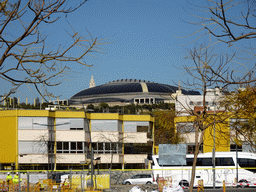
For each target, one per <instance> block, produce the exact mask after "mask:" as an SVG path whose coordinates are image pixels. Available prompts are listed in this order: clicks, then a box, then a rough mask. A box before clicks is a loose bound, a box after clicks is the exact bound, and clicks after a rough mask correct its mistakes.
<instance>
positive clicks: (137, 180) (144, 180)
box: [123, 174, 156, 185]
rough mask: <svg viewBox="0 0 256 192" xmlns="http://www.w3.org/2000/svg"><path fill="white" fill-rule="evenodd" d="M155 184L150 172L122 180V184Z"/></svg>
mask: <svg viewBox="0 0 256 192" xmlns="http://www.w3.org/2000/svg"><path fill="white" fill-rule="evenodd" d="M143 184H156V182H155V181H153V175H151V174H137V175H133V176H132V177H131V178H129V179H125V180H124V181H123V185H143Z"/></svg>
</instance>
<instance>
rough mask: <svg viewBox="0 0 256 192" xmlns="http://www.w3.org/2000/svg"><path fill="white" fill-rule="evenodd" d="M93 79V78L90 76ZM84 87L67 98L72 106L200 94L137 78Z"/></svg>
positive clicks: (147, 101)
mask: <svg viewBox="0 0 256 192" xmlns="http://www.w3.org/2000/svg"><path fill="white" fill-rule="evenodd" d="M92 80H93V78H92ZM92 80H91V82H90V87H89V88H88V89H84V90H82V91H80V92H78V93H76V94H75V95H74V96H72V97H71V98H70V100H69V104H70V105H73V106H79V105H81V102H83V103H84V104H85V105H88V104H100V103H108V104H109V105H110V106H113V105H127V104H138V105H141V104H155V103H174V102H175V97H176V96H177V95H178V94H183V95H200V93H199V92H198V91H187V90H184V89H179V87H175V86H171V85H166V84H161V83H155V82H150V81H145V80H137V79H121V80H115V81H112V82H109V83H106V84H103V85H99V86H94V85H95V83H94V81H92Z"/></svg>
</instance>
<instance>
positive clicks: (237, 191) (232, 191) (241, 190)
mask: <svg viewBox="0 0 256 192" xmlns="http://www.w3.org/2000/svg"><path fill="white" fill-rule="evenodd" d="M188 191H189V190H188V189H185V190H184V192H188ZM204 191H209V192H223V189H222V188H219V189H205V190H204ZM244 191H245V192H247V191H248V192H249V191H250V192H253V191H254V192H255V191H256V188H227V190H226V192H244ZM193 192H197V189H194V190H193Z"/></svg>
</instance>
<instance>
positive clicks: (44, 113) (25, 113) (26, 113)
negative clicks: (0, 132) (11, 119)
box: [17, 110, 49, 117]
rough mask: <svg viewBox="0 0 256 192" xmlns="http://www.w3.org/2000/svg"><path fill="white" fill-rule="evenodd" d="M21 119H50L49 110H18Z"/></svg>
mask: <svg viewBox="0 0 256 192" xmlns="http://www.w3.org/2000/svg"><path fill="white" fill-rule="evenodd" d="M17 112H18V116H20V117H48V116H49V111H48V110H17Z"/></svg>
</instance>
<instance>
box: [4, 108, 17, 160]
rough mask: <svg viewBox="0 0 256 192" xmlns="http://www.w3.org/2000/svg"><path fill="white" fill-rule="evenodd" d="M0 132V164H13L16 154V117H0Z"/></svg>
mask: <svg viewBox="0 0 256 192" xmlns="http://www.w3.org/2000/svg"><path fill="white" fill-rule="evenodd" d="M13 112H15V111H13ZM7 115H8V114H7ZM0 132H1V134H0V163H15V162H16V158H17V153H18V146H17V116H16V117H15V116H13V117H8V116H7V117H6V116H0Z"/></svg>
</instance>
